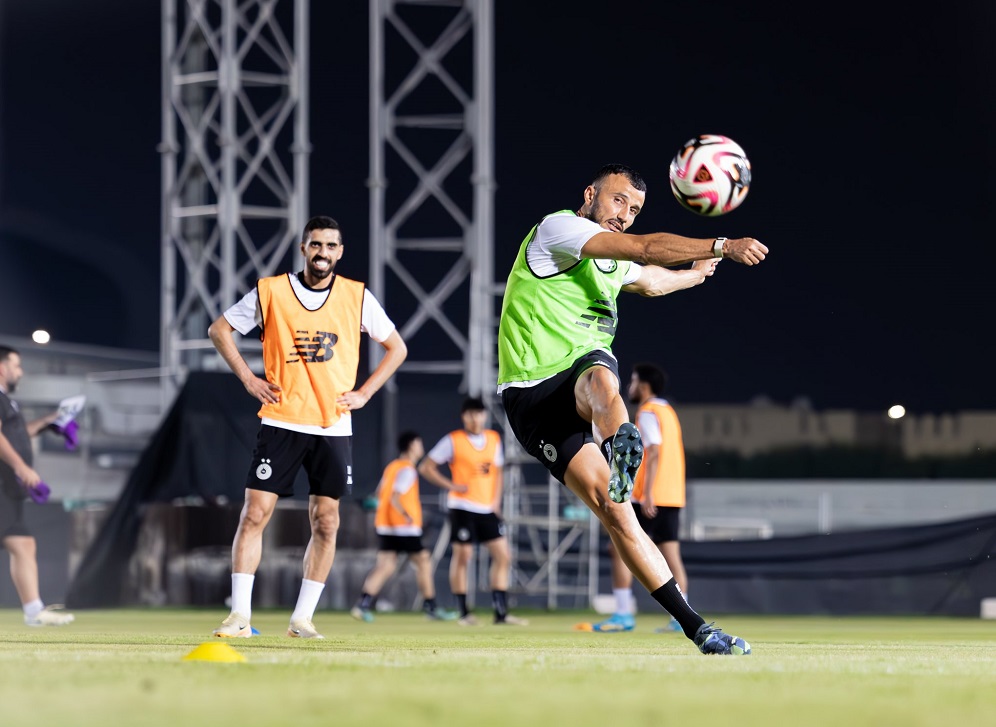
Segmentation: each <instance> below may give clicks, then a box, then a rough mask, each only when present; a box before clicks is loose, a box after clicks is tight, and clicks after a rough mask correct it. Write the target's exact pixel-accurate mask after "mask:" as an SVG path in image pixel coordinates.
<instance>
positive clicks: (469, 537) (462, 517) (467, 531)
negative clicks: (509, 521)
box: [450, 510, 505, 544]
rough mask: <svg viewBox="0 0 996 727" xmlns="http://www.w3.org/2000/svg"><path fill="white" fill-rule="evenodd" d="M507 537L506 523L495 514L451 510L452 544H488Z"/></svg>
mask: <svg viewBox="0 0 996 727" xmlns="http://www.w3.org/2000/svg"><path fill="white" fill-rule="evenodd" d="M504 535H505V523H503V522H502V521H501V518H499V517H498V516H497V515H495V514H494V513H493V512H469V511H467V510H450V542H451V543H460V544H467V543H487V542H489V541H492V540H497V539H498V538H500V537H503V536H504Z"/></svg>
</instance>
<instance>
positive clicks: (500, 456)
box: [426, 432, 505, 514]
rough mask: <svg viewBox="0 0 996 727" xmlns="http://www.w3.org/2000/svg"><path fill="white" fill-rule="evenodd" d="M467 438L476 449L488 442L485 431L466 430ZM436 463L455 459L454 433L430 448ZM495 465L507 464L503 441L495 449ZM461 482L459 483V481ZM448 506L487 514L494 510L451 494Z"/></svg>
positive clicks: (447, 500)
mask: <svg viewBox="0 0 996 727" xmlns="http://www.w3.org/2000/svg"><path fill="white" fill-rule="evenodd" d="M466 434H467V439H468V440H470V444H471V446H473V447H474V449H476V450H478V451H481V450H483V449H484V445H486V444H487V442H488V438H487V437H486V436H485V435H484V432H481V433H480V434H471V433H470V432H466ZM426 456H427V457H428V458H429V459H431V460H432V461H433V462H435V463H436V464H449V463H450V462H452V461H453V435H452V434H447V435H446V436H445V437H443V438H442V439H440V440H439V441H438V442H436V446H435V447H433V448H432V449H430V450H429V454H427V455H426ZM494 464H495V467H504V466H505V451H504V449H502V446H501V442H499V443H498V447H497V448H496V449H495V462H494ZM458 484H459V483H458ZM446 506H447V507H448V508H450V509H451V510H466V511H467V512H476V513H482V514H487V513H489V512H493V511H492V510H491V508H490V507H486V506H484V505H479V504H477V503H476V502H468V501H467V500H463V499H458V498H455V497H453V496H451V495H448V496H447V497H446Z"/></svg>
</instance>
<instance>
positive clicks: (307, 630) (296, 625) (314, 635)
mask: <svg viewBox="0 0 996 727" xmlns="http://www.w3.org/2000/svg"><path fill="white" fill-rule="evenodd" d="M287 635H288V636H290V637H291V638H292V639H324V638H325V637H324V636H322V635H321V634H320V633H318V629H316V628H315V624H313V623H311V621H309V620H308V619H306V618H301V619H298V620H297V621H291V622H290V626H288V627H287Z"/></svg>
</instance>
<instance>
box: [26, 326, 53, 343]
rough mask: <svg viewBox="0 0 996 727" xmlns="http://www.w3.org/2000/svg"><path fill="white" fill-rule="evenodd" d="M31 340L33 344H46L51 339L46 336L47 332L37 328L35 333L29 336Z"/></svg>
mask: <svg viewBox="0 0 996 727" xmlns="http://www.w3.org/2000/svg"><path fill="white" fill-rule="evenodd" d="M31 340H32V341H34V342H35V343H41V344H46V343H48V342H49V341H51V340H52V337H51V336H50V335H48V331H45V330H42V329H41V328H39V329H38V330H37V331H35V332H34V333H32V334H31Z"/></svg>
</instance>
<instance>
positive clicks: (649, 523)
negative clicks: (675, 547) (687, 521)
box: [633, 502, 681, 545]
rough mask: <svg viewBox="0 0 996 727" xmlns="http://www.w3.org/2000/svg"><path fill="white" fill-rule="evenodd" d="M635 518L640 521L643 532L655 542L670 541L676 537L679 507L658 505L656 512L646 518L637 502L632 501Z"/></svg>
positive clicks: (679, 514)
mask: <svg viewBox="0 0 996 727" xmlns="http://www.w3.org/2000/svg"><path fill="white" fill-rule="evenodd" d="M633 509H634V510H636V519H637V520H639V521H640V527H641V528H643V532H645V533H646V534H647V535H649V536H650V539H651V540H653V541H654V543H655V544H657V545H660V544H661V543H670V542H672V541H675V540H677V539H678V525H679V522H680V520H681V508H680V507H658V508H657V514H656V515H654V516H653V517H652V518H647V516H646V515H644V514H643V508H642V507H640V504H639V503H637V502H634V503H633Z"/></svg>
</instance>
